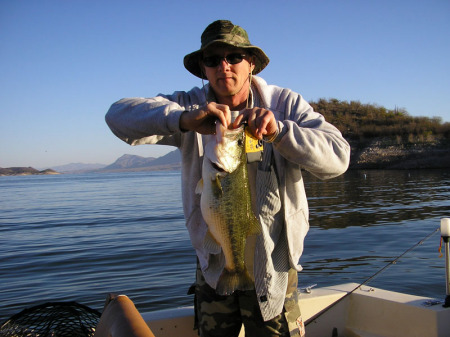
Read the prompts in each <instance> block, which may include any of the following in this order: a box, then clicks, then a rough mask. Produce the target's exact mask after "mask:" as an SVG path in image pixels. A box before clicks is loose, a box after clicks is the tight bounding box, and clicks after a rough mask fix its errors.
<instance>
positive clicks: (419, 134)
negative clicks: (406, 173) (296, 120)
mask: <svg viewBox="0 0 450 337" xmlns="http://www.w3.org/2000/svg"><path fill="white" fill-rule="evenodd" d="M310 104H311V106H312V107H313V108H314V110H315V111H317V112H319V113H321V114H322V115H324V117H325V119H326V120H327V121H328V122H330V123H331V124H333V125H334V126H336V127H337V128H338V129H339V130H340V131H341V132H342V134H343V135H344V137H346V138H347V139H349V140H355V141H357V140H363V139H370V138H375V137H384V136H389V137H397V138H401V139H402V140H407V141H409V142H414V141H425V142H426V141H430V140H433V139H435V138H441V139H442V138H446V139H449V138H450V123H443V122H442V119H441V118H440V117H433V118H428V117H412V116H409V115H408V113H407V111H406V110H405V109H395V110H389V109H386V108H384V107H380V106H378V105H374V104H362V103H360V102H358V101H351V102H347V101H339V100H337V99H335V98H332V99H329V100H326V99H319V100H318V101H317V102H310ZM399 140H400V139H399Z"/></svg>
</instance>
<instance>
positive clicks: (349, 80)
mask: <svg viewBox="0 0 450 337" xmlns="http://www.w3.org/2000/svg"><path fill="white" fill-rule="evenodd" d="M217 19H228V20H231V21H232V22H233V23H235V24H237V25H240V26H242V27H243V28H244V29H246V30H247V32H248V34H249V37H250V41H251V42H252V44H254V45H257V46H259V47H261V48H262V49H263V50H264V51H265V53H266V54H267V55H268V56H269V58H270V60H271V62H270V64H269V65H268V67H267V68H266V69H265V70H263V71H262V72H261V73H260V76H261V77H263V78H264V79H265V80H266V81H267V82H268V83H270V84H275V85H278V86H281V87H286V88H290V89H292V90H293V91H295V92H298V93H300V94H301V95H302V96H303V97H304V98H305V99H306V100H307V101H315V100H318V99H320V98H325V99H329V98H336V99H338V100H343V101H359V102H361V103H364V104H377V105H379V106H384V107H386V108H387V109H395V108H402V109H405V110H406V111H407V112H408V114H409V115H411V116H426V117H440V118H441V119H442V120H443V121H444V122H450V104H449V103H448V100H449V98H450V61H449V60H450V1H449V0H423V1H419V0H329V1H327V0H325V1H319V0H290V1H289V0H277V1H270V0H267V1H261V0H259V1H253V0H250V1H244V0H240V1H235V0H228V1H206V0H201V1H199V0H189V1H186V0H184V1H181V0H173V1H171V0H167V1H151V0H147V1H143V0H142V1H138V0H125V1H118V0H117V1H116V0H97V1H95V0H53V1H52V0H49V1H45V0H28V1H26V0H0V167H16V166H27V167H28V166H31V167H34V168H40V169H44V168H49V167H54V166H59V165H65V164H69V163H91V164H93V163H100V164H111V163H113V162H114V161H115V160H116V159H117V158H119V157H120V156H122V155H123V154H134V155H139V156H143V157H159V156H161V155H164V154H166V153H168V152H170V151H172V150H174V148H172V147H167V146H159V145H141V146H135V147H131V146H129V145H128V144H126V143H124V142H122V141H121V140H119V139H118V138H116V137H115V136H114V135H113V134H112V133H111V131H110V130H109V128H108V127H107V125H106V123H105V119H104V116H105V114H106V112H107V110H108V109H109V107H110V106H111V104H112V103H114V102H115V101H117V100H119V99H121V98H123V97H153V96H156V95H157V94H159V93H166V94H169V93H172V92H173V91H178V90H189V89H191V88H192V87H194V86H201V85H202V83H201V80H199V79H198V78H196V77H195V76H193V75H191V74H190V73H189V72H188V71H187V70H185V68H184V66H183V57H184V56H185V55H186V54H188V53H190V52H192V51H195V50H197V49H199V48H200V35H201V33H202V32H203V30H204V29H205V28H206V26H207V25H208V24H209V23H211V22H213V21H215V20H217Z"/></svg>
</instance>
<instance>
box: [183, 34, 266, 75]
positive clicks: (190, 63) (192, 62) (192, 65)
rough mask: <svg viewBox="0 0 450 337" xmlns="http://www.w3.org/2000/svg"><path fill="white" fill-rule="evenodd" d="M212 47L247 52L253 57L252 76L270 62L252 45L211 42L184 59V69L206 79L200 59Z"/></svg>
mask: <svg viewBox="0 0 450 337" xmlns="http://www.w3.org/2000/svg"><path fill="white" fill-rule="evenodd" d="M212 45H226V46H232V47H237V48H242V49H245V50H248V51H249V52H250V53H251V55H252V56H255V68H254V69H253V75H256V74H258V73H260V72H261V71H262V70H263V69H264V68H265V67H266V66H267V65H268V64H269V62H270V60H269V58H268V57H267V55H266V54H265V53H264V52H263V50H262V49H261V48H259V47H256V46H252V45H242V44H230V42H229V41H218V40H216V41H213V42H211V43H209V44H208V45H206V46H204V47H203V48H201V49H199V50H196V51H194V52H192V53H190V54H187V55H186V56H185V57H184V60H183V63H184V67H185V68H186V69H187V70H188V71H189V72H190V73H191V74H193V75H195V76H197V77H200V78H202V79H205V80H206V79H207V78H206V76H205V75H204V74H203V71H202V69H201V62H200V61H201V58H202V56H203V51H204V50H205V49H207V48H208V47H211V46H212Z"/></svg>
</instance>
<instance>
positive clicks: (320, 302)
mask: <svg viewBox="0 0 450 337" xmlns="http://www.w3.org/2000/svg"><path fill="white" fill-rule="evenodd" d="M357 286H358V284H356V283H347V284H341V285H336V286H330V287H325V288H314V289H313V290H312V291H311V293H301V297H300V307H301V311H302V316H303V320H304V321H305V322H307V321H308V320H310V319H311V318H312V317H313V316H314V315H316V314H317V313H319V312H321V311H322V310H323V309H325V308H327V307H328V306H329V305H331V304H332V303H334V302H336V301H338V300H340V299H341V298H343V297H344V296H345V295H346V294H347V293H349V292H351V291H352V290H353V289H355V288H356V287H357ZM430 300H432V299H430V298H427V297H420V296H413V295H407V294H401V293H396V292H392V291H386V290H382V289H377V288H371V287H367V286H363V287H361V289H358V290H356V291H354V292H353V293H351V294H350V295H349V296H347V297H345V298H344V299H342V300H341V301H340V302H339V303H337V304H336V305H334V306H333V307H332V308H330V309H329V310H328V311H326V312H325V313H324V314H322V315H321V316H319V317H318V318H315V319H313V320H312V321H311V322H310V323H309V324H308V325H307V326H306V335H307V337H324V336H335V337H357V336H360V337H402V336H408V337H414V336H417V337H419V336H420V337H424V336H427V337H444V336H445V337H448V336H449V335H450V308H443V307H442V304H436V305H431V306H426V305H425V303H427V302H428V301H430ZM142 316H143V318H144V320H145V321H146V322H147V324H148V325H149V326H150V328H151V330H152V332H153V333H154V334H155V336H156V337H169V336H185V337H190V336H192V337H194V336H197V332H196V331H194V330H193V324H194V323H193V322H194V312H193V307H183V308H177V309H170V310H162V311H157V312H149V313H144V314H142ZM240 336H241V337H242V336H244V331H243V330H242V331H241V334H240Z"/></svg>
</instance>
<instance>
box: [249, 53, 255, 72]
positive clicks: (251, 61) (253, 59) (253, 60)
mask: <svg viewBox="0 0 450 337" xmlns="http://www.w3.org/2000/svg"><path fill="white" fill-rule="evenodd" d="M255 61H256V57H255V56H254V55H252V57H251V58H250V71H249V72H251V73H253V70H254V69H255Z"/></svg>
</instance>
